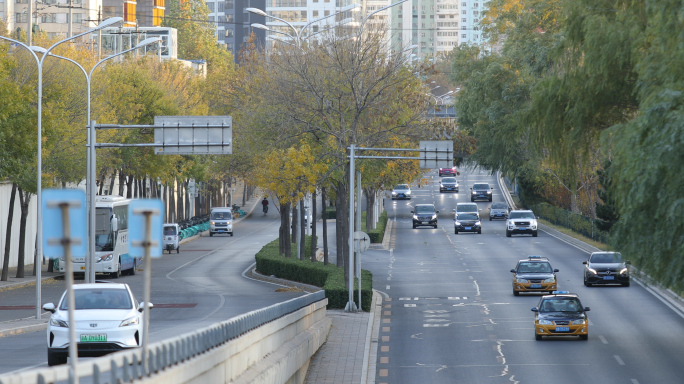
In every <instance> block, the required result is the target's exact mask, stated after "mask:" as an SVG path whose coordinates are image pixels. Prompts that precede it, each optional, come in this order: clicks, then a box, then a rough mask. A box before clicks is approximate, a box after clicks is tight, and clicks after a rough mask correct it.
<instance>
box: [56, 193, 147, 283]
mask: <svg viewBox="0 0 684 384" xmlns="http://www.w3.org/2000/svg"><path fill="white" fill-rule="evenodd" d="M131 201H132V200H131V199H126V198H124V197H121V196H114V195H106V196H96V197H95V263H94V266H95V273H105V274H109V275H111V276H112V277H114V278H118V277H119V276H121V274H123V273H128V274H131V275H134V274H135V269H136V267H137V266H139V265H141V264H142V258H133V257H131V256H130V255H129V253H128V205H129V204H130V203H131ZM73 260H74V273H85V269H86V268H85V258H83V257H74V259H73ZM60 261H62V260H60ZM59 270H60V272H64V263H59Z"/></svg>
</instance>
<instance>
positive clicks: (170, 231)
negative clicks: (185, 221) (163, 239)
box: [164, 227, 176, 236]
mask: <svg viewBox="0 0 684 384" xmlns="http://www.w3.org/2000/svg"><path fill="white" fill-rule="evenodd" d="M175 235H176V227H164V236H175Z"/></svg>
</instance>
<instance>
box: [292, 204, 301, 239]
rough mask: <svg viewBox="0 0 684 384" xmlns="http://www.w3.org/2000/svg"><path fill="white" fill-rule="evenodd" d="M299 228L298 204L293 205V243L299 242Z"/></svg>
mask: <svg viewBox="0 0 684 384" xmlns="http://www.w3.org/2000/svg"><path fill="white" fill-rule="evenodd" d="M297 227H299V209H297V202H295V203H294V204H292V239H291V240H290V241H291V242H293V243H296V242H297V233H299V232H298V229H299V228H297Z"/></svg>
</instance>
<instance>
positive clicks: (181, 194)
mask: <svg viewBox="0 0 684 384" xmlns="http://www.w3.org/2000/svg"><path fill="white" fill-rule="evenodd" d="M176 182H177V183H178V192H177V193H176V195H177V196H178V197H177V198H176V205H177V206H176V212H178V218H179V220H187V218H188V216H187V215H186V214H185V207H184V206H183V203H184V202H185V199H184V197H185V196H184V195H185V188H184V187H185V184H184V183H183V181H182V180H179V179H176Z"/></svg>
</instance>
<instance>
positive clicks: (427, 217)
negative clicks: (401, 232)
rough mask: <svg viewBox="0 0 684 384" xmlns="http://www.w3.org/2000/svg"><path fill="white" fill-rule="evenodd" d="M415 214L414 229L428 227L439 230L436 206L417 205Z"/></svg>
mask: <svg viewBox="0 0 684 384" xmlns="http://www.w3.org/2000/svg"><path fill="white" fill-rule="evenodd" d="M411 213H413V228H416V227H420V226H422V225H428V226H431V227H434V228H437V214H438V213H439V211H437V210H435V205H434V204H416V206H415V207H414V208H413V210H412V211H411Z"/></svg>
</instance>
